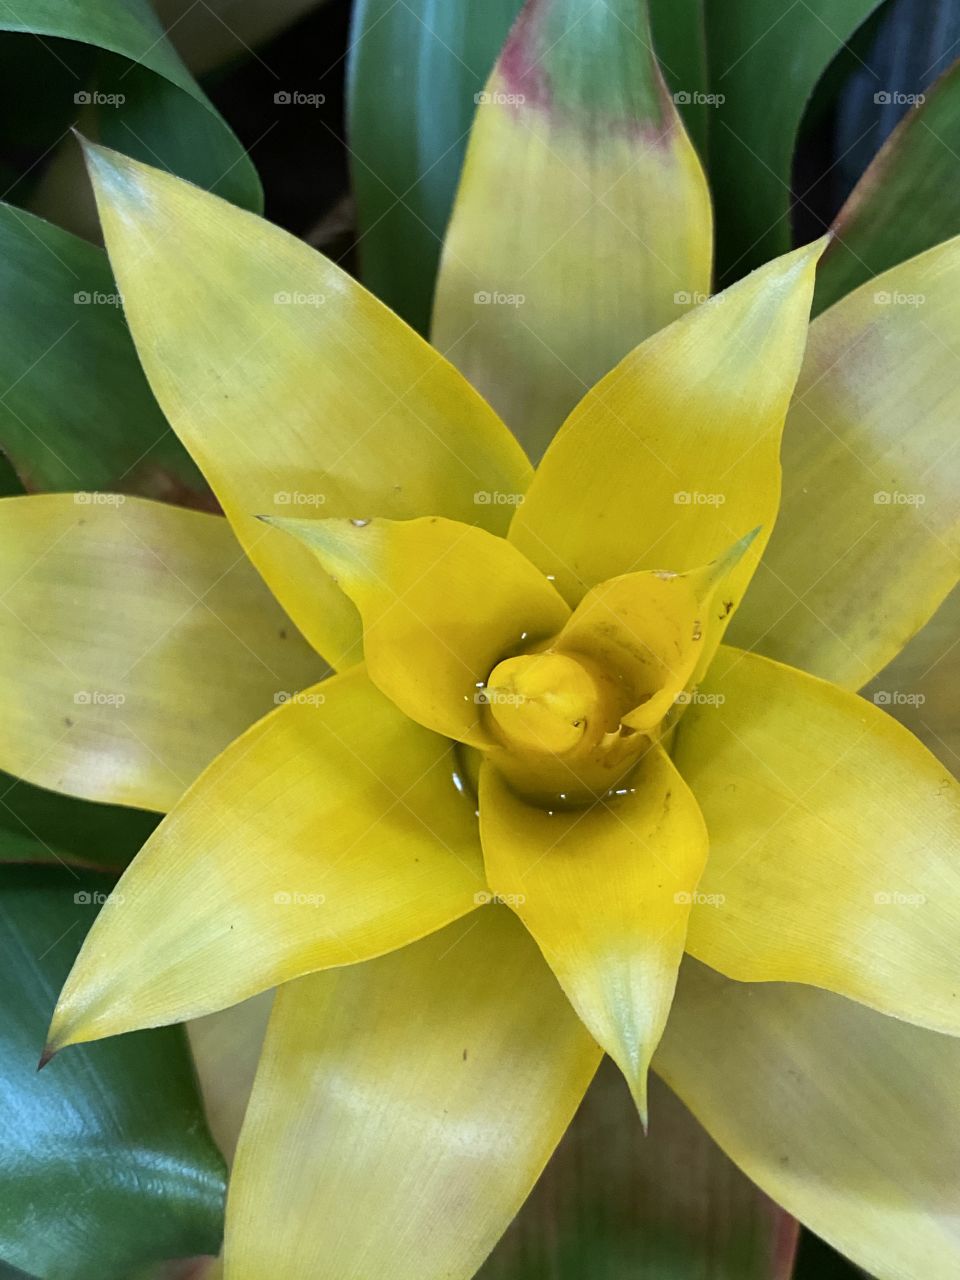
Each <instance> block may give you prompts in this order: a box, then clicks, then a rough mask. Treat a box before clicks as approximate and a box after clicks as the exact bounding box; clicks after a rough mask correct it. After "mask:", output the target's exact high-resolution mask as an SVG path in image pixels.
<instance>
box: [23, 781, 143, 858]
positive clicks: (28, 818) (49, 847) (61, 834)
mask: <svg viewBox="0 0 960 1280" xmlns="http://www.w3.org/2000/svg"><path fill="white" fill-rule="evenodd" d="M159 821H160V815H159V814H156V813H144V812H143V811H142V810H140V809H127V808H123V807H121V806H120V805H112V804H91V803H88V802H86V801H83V800H75V799H74V798H73V797H72V796H63V795H60V794H59V793H58V792H56V791H45V790H43V788H42V787H34V786H31V785H30V783H29V782H24V781H23V780H22V779H21V778H13V777H11V776H10V775H9V774H7V773H0V862H44V863H46V862H51V863H56V864H60V865H62V864H63V863H69V864H70V865H72V866H85V867H92V868H106V869H108V870H111V871H113V870H115V871H122V870H123V868H124V867H125V866H126V865H127V864H128V863H129V862H130V861H131V859H132V858H133V857H134V855H135V854H136V853H137V851H138V850H139V849H140V847H141V846H142V845H143V844H145V843H146V840H147V837H148V836H149V835H150V833H151V831H153V829H154V827H156V825H157V823H158V822H159Z"/></svg>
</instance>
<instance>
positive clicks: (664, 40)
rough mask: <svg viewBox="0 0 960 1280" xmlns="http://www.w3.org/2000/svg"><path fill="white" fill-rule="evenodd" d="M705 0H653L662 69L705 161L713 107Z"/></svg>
mask: <svg viewBox="0 0 960 1280" xmlns="http://www.w3.org/2000/svg"><path fill="white" fill-rule="evenodd" d="M704 3H705V0H649V9H650V25H651V27H652V28H653V44H654V48H655V50H656V54H657V59H658V61H659V63H660V69H661V71H662V72H663V77H664V79H665V80H666V82H667V84H668V86H669V88H670V92H671V93H672V94H673V99H674V102H675V103H676V104H677V109H678V110H679V112H680V115H681V116H682V117H683V123H684V125H685V126H686V130H687V133H689V135H690V137H691V139H692V141H693V144H694V146H695V147H696V148H697V150H698V151H699V153H700V156H701V158H702V159H704V160H705V159H706V155H707V136H708V132H709V127H710V110H711V108H710V107H709V105H708V104H707V102H706V100H705V95H706V93H707V91H708V88H709V85H708V80H707V35H706V26H705V22H704V12H703V8H704Z"/></svg>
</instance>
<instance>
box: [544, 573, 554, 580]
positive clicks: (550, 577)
mask: <svg viewBox="0 0 960 1280" xmlns="http://www.w3.org/2000/svg"><path fill="white" fill-rule="evenodd" d="M545 576H546V579H547V581H548V582H556V580H557V575H556V574H555V573H548V574H546V575H545Z"/></svg>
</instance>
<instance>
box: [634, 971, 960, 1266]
mask: <svg viewBox="0 0 960 1280" xmlns="http://www.w3.org/2000/svg"><path fill="white" fill-rule="evenodd" d="M653 1065H654V1070H655V1071H657V1072H658V1073H659V1074H660V1075H662V1076H663V1077H664V1078H665V1079H666V1081H667V1083H668V1084H669V1085H670V1087H671V1088H672V1089H674V1090H675V1091H676V1092H677V1093H678V1094H679V1095H680V1097H681V1098H682V1099H683V1101H684V1102H685V1103H686V1104H687V1106H688V1107H689V1108H690V1110H691V1111H692V1112H693V1113H694V1115H695V1116H696V1117H697V1119H698V1120H699V1121H700V1122H701V1124H702V1125H703V1126H704V1128H706V1129H707V1131H708V1132H709V1133H710V1134H711V1136H712V1137H713V1138H714V1139H715V1140H716V1141H717V1142H718V1143H719V1144H720V1146H721V1147H723V1148H724V1150H725V1151H726V1152H727V1154H728V1155H729V1156H731V1157H732V1158H733V1160H735V1161H736V1163H737V1164H738V1165H739V1166H740V1167H741V1169H743V1171H744V1172H745V1173H747V1174H748V1175H749V1176H750V1177H751V1178H752V1179H753V1180H754V1182H756V1183H757V1184H758V1185H759V1186H760V1187H762V1188H763V1190H764V1191H766V1192H767V1193H768V1194H769V1195H770V1196H772V1197H773V1199H774V1200H776V1201H777V1202H778V1203H779V1204H781V1205H783V1207H784V1208H785V1209H787V1210H789V1212H790V1213H793V1214H795V1215H796V1216H797V1217H798V1218H800V1219H801V1221H802V1222H804V1223H806V1225H807V1226H808V1227H810V1228H811V1229H812V1230H813V1231H815V1232H816V1233H817V1235H819V1236H823V1238H824V1239H825V1240H828V1241H829V1242H830V1243H831V1244H832V1245H834V1246H835V1247H836V1248H838V1249H840V1250H841V1251H842V1252H843V1253H845V1254H847V1255H848V1256H849V1257H851V1258H852V1259H853V1260H854V1261H855V1262H856V1263H858V1264H859V1265H860V1266H861V1267H864V1268H865V1269H866V1270H867V1271H868V1272H869V1273H870V1275H872V1276H876V1277H878V1280H955V1277H956V1276H957V1275H958V1274H960V1234H958V1232H957V1193H956V1185H957V1169H958V1168H960V1104H958V1100H957V1089H956V1081H957V1077H958V1075H960V1040H957V1039H955V1038H954V1037H952V1036H940V1035H937V1034H936V1033H935V1032H932V1031H924V1030H922V1029H921V1028H919V1027H912V1026H910V1025H908V1024H907V1023H904V1022H899V1021H897V1020H896V1019H895V1018H885V1017H883V1016H882V1015H880V1014H878V1013H874V1012H872V1011H871V1010H869V1009H865V1008H863V1007H862V1006H861V1005H856V1004H851V1003H849V1002H848V1001H846V1000H842V999H841V998H840V997H839V996H835V995H831V994H829V993H827V992H825V991H816V990H814V989H812V988H810V987H802V986H798V985H797V984H795V983H789V984H786V985H781V984H779V983H770V984H764V985H763V986H756V985H746V984H742V983H738V982H731V981H729V980H728V979H727V978H724V977H722V976H721V975H720V974H718V973H714V972H713V971H711V970H710V969H707V968H705V967H703V966H702V965H698V964H696V962H694V961H689V960H688V961H685V962H684V964H683V967H682V969H681V972H680V982H679V985H678V988H677V995H676V999H675V1001H674V1006H673V1011H672V1013H671V1016H670V1022H669V1024H668V1026H667V1030H666V1033H665V1034H664V1037H663V1040H662V1041H661V1043H660V1049H659V1051H658V1053H657V1056H656V1058H655V1059H654V1064H653Z"/></svg>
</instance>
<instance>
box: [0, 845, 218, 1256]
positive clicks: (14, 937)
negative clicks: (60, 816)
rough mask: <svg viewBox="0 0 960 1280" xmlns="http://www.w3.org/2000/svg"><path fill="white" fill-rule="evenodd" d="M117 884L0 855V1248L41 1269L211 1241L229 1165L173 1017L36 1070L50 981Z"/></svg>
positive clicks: (190, 1248) (171, 1251) (57, 981)
mask: <svg viewBox="0 0 960 1280" xmlns="http://www.w3.org/2000/svg"><path fill="white" fill-rule="evenodd" d="M113 885H114V882H113V880H112V879H110V878H109V877H105V876H97V875H94V874H92V873H90V872H86V873H83V875H82V877H81V878H77V875H76V874H75V873H70V872H67V871H64V870H54V869H51V868H35V867H30V868H27V867H4V868H0V971H2V972H3V976H4V981H3V986H2V991H0V1075H2V1078H3V1082H4V1087H3V1091H2V1096H0V1257H2V1258H3V1259H4V1261H6V1262H7V1263H9V1264H10V1265H12V1266H15V1267H19V1268H21V1269H22V1270H24V1271H26V1272H28V1273H29V1274H32V1275H36V1276H41V1277H44V1278H45V1280H126V1278H127V1277H129V1275H130V1274H131V1272H132V1271H133V1270H134V1268H135V1267H137V1266H141V1265H143V1264H145V1263H147V1262H150V1261H153V1260H159V1259H162V1258H178V1257H186V1256H189V1255H192V1254H198V1253H216V1252H217V1250H218V1248H219V1241H220V1231H221V1214H222V1201H223V1193H224V1181H225V1170H224V1167H223V1161H222V1159H221V1157H220V1155H219V1152H217V1150H216V1148H215V1147H214V1145H213V1143H212V1140H211V1139H210V1136H209V1133H208V1132H207V1128H206V1124H205V1122H204V1119H203V1112H202V1109H201V1106H200V1103H199V1099H198V1096H197V1090H196V1081H195V1077H194V1074H193V1068H192V1064H191V1062H190V1057H189V1054H188V1052H187V1049H186V1045H185V1042H184V1038H183V1034H182V1032H181V1031H180V1029H179V1028H164V1029H162V1030H159V1031H145V1032H138V1033H136V1034H134V1035H129V1036H121V1037H117V1038H116V1039H113V1040H108V1041H103V1042H100V1043H98V1044H94V1045H89V1046H86V1045H84V1046H80V1047H78V1048H72V1049H68V1050H65V1051H64V1052H63V1053H62V1054H60V1055H58V1056H57V1057H56V1058H54V1060H53V1061H52V1062H51V1063H49V1065H48V1066H47V1067H45V1068H44V1070H43V1071H42V1072H40V1073H39V1074H38V1073H37V1069H36V1066H37V1057H38V1054H39V1051H40V1048H41V1047H42V1045H43V1042H44V1037H45V1033H46V1028H47V1024H48V1022H49V1019H50V1014H51V1011H52V1009H53V1005H54V1002H55V1000H56V996H57V993H58V991H59V988H60V985H61V983H62V982H63V980H64V978H65V977H66V975H67V972H68V970H69V968H70V965H71V963H72V961H73V958H74V956H75V955H76V952H77V949H78V948H79V946H80V943H81V942H82V940H83V936H84V934H85V932H86V930H87V928H88V927H89V925H90V924H91V923H92V922H93V919H94V916H95V915H96V910H97V907H96V905H95V904H96V902H97V901H99V900H101V899H102V896H103V895H105V894H108V893H109V892H110V890H111V889H112V888H113ZM122 909H123V907H122V903H121V902H116V901H115V902H112V903H109V904H108V905H106V906H105V907H104V910H107V911H119V910H122Z"/></svg>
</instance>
